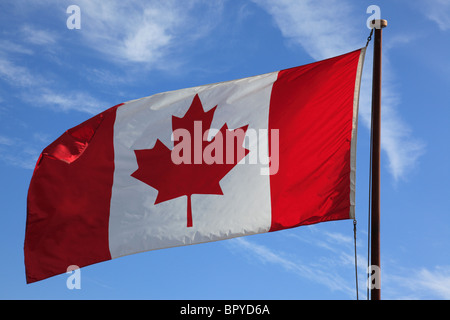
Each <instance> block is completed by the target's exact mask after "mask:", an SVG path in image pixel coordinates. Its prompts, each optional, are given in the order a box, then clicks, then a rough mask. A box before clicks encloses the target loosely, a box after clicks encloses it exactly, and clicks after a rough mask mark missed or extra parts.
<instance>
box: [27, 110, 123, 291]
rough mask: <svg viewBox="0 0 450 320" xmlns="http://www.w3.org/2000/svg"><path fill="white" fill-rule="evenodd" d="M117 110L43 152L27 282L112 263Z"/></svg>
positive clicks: (34, 182) (30, 216)
mask: <svg viewBox="0 0 450 320" xmlns="http://www.w3.org/2000/svg"><path fill="white" fill-rule="evenodd" d="M118 106H119V105H117V106H115V107H112V108H110V109H108V110H106V111H105V112H103V113H101V114H99V115H97V116H95V117H93V118H91V119H89V120H87V121H85V122H84V123H82V124H80V125H78V126H76V127H75V128H73V129H70V130H68V131H66V133H64V134H63V135H62V136H61V137H60V138H58V139H57V140H56V141H55V142H53V143H52V144H51V145H49V146H48V147H47V148H46V149H44V151H43V152H42V154H41V157H40V158H39V160H38V163H37V165H36V168H35V171H34V173H33V177H32V179H31V183H30V187H29V190H28V201H27V204H28V207H27V224H26V233H25V245H24V254H25V268H26V274H27V282H28V283H31V282H35V281H38V280H42V279H44V278H48V277H51V276H54V275H56V274H61V273H65V272H66V271H67V267H68V266H70V265H77V266H79V267H83V266H86V265H90V264H93V263H97V262H100V261H104V260H108V259H111V256H110V253H109V244H108V222H109V207H110V200H111V187H112V182H113V174H114V148H113V126H114V121H115V115H116V109H117V107H118ZM81 155H82V156H81Z"/></svg>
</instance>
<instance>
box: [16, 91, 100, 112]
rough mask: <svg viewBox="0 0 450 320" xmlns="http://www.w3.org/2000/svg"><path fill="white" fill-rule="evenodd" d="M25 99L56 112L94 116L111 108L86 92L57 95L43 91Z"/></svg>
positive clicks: (26, 96)
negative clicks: (77, 112)
mask: <svg viewBox="0 0 450 320" xmlns="http://www.w3.org/2000/svg"><path fill="white" fill-rule="evenodd" d="M24 99H25V100H27V101H29V102H30V103H37V104H38V105H41V106H44V107H47V108H52V109H54V110H56V111H64V112H66V111H79V112H86V113H88V114H92V115H94V114H97V113H100V112H102V111H104V110H105V109H106V108H107V107H109V104H108V103H105V102H102V101H99V100H98V99H96V98H94V97H92V96H91V95H89V94H87V93H85V92H76V91H75V92H68V93H67V92H66V93H56V92H54V91H52V90H50V89H41V90H39V91H37V92H35V93H34V94H33V95H25V96H24Z"/></svg>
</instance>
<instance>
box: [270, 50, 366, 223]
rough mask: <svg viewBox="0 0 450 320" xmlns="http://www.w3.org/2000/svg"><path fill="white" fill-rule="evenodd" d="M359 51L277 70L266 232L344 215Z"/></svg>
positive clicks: (347, 212)
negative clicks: (274, 161) (275, 140)
mask: <svg viewBox="0 0 450 320" xmlns="http://www.w3.org/2000/svg"><path fill="white" fill-rule="evenodd" d="M360 53H361V50H356V51H353V52H350V53H348V54H345V55H341V56H338V57H335V58H331V59H327V60H324V61H319V62H316V63H312V64H308V65H305V66H301V67H296V68H291V69H287V70H283V71H280V73H279V74H278V79H277V80H276V81H275V83H274V85H273V89H272V96H271V101H270V110H269V129H279V139H280V143H279V170H278V172H277V173H276V174H274V175H271V176H270V188H271V201H272V224H271V231H275V230H280V229H284V228H292V227H296V226H299V225H306V224H313V223H318V222H323V221H329V220H340V219H348V218H349V212H350V172H351V168H350V150H351V138H352V121H353V103H354V91H355V79H356V75H357V68H358V62H359V58H360ZM269 132H270V131H269ZM269 141H271V140H270V139H269ZM273 156H276V155H272V154H271V157H273Z"/></svg>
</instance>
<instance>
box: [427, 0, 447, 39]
mask: <svg viewBox="0 0 450 320" xmlns="http://www.w3.org/2000/svg"><path fill="white" fill-rule="evenodd" d="M423 12H424V13H425V15H426V17H427V18H428V19H430V20H431V21H434V22H435V23H436V24H437V25H438V27H439V29H441V30H442V31H446V30H450V2H448V1H447V0H429V1H427V2H426V4H425V5H424V6H423Z"/></svg>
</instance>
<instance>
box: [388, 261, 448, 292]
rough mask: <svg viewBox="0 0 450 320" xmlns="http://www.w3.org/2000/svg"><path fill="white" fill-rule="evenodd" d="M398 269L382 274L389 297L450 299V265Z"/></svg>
mask: <svg viewBox="0 0 450 320" xmlns="http://www.w3.org/2000/svg"><path fill="white" fill-rule="evenodd" d="M391 271H393V270H391ZM396 271H397V274H388V275H384V274H382V282H383V283H382V287H384V290H383V291H384V292H385V294H384V296H385V297H386V298H387V299H408V300H414V299H416V300H419V299H422V300H423V299H433V300H436V299H443V300H449V299H450V266H437V267H434V268H432V269H430V268H420V269H418V270H415V269H412V270H396Z"/></svg>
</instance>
